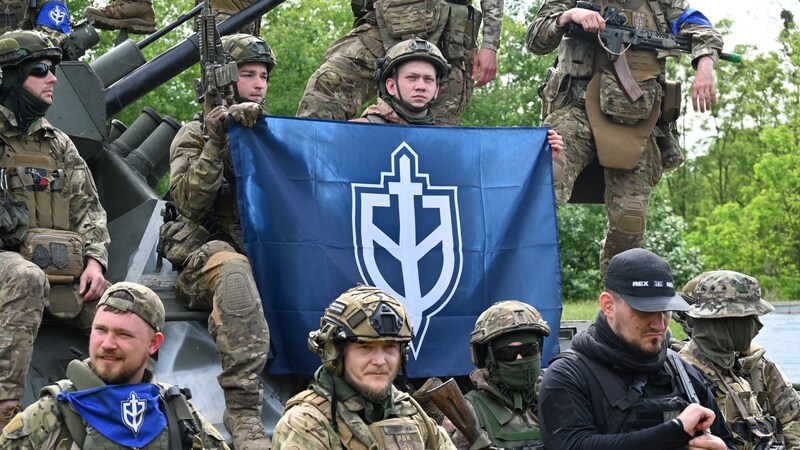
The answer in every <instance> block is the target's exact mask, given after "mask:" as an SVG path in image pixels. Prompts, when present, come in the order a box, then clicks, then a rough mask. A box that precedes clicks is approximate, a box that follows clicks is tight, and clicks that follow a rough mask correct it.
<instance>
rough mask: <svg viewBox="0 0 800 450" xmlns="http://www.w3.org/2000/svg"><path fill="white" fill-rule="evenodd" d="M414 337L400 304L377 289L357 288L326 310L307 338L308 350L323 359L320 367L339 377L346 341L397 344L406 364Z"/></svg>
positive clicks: (406, 314)
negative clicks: (408, 348)
mask: <svg viewBox="0 0 800 450" xmlns="http://www.w3.org/2000/svg"><path fill="white" fill-rule="evenodd" d="M413 337H414V332H413V329H412V325H411V318H410V317H409V315H408V311H407V310H406V308H405V306H403V304H402V303H400V302H399V301H397V300H396V299H395V298H394V297H392V296H391V295H389V294H387V293H386V292H383V291H382V290H380V289H378V288H376V287H372V286H363V285H357V286H356V287H354V288H351V289H349V290H348V291H346V292H345V293H343V294H342V295H340V296H339V298H337V299H336V300H334V301H333V303H331V304H330V306H328V308H327V309H325V313H324V315H323V316H322V318H321V319H320V326H319V330H317V331H312V332H311V333H309V335H308V348H309V350H311V351H312V352H314V353H316V354H317V355H318V356H319V357H320V358H321V359H322V365H323V367H325V368H326V369H327V370H329V371H331V372H332V373H333V374H334V375H336V376H339V375H341V373H342V370H343V366H342V364H341V358H342V356H343V355H342V350H343V348H344V343H345V342H348V341H350V342H355V341H384V340H387V341H399V342H401V343H402V344H403V345H402V351H403V363H405V360H406V358H407V356H408V351H407V348H406V345H407V344H408V342H410V341H411V339H413Z"/></svg>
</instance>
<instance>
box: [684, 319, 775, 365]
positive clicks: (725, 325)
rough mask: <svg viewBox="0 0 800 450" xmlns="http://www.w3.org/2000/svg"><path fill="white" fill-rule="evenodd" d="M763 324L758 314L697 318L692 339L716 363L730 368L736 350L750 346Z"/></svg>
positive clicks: (743, 349)
mask: <svg viewBox="0 0 800 450" xmlns="http://www.w3.org/2000/svg"><path fill="white" fill-rule="evenodd" d="M761 326H762V325H761V322H760V321H759V320H758V316H747V317H725V318H719V319H695V322H694V330H693V331H692V340H693V341H695V343H696V344H697V346H698V347H700V350H702V351H703V354H705V355H706V357H707V358H708V359H709V360H711V361H712V362H713V363H714V364H716V365H717V366H719V367H721V368H724V369H730V368H732V367H733V363H734V362H735V361H736V352H743V351H745V350H747V349H748V348H749V347H750V343H751V342H752V341H753V338H754V337H756V335H757V334H758V331H759V330H761Z"/></svg>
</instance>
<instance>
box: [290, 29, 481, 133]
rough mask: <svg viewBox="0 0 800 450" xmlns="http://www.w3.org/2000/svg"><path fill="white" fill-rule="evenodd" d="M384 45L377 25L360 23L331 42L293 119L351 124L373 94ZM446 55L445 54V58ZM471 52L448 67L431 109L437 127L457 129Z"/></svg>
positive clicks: (468, 86) (468, 93)
mask: <svg viewBox="0 0 800 450" xmlns="http://www.w3.org/2000/svg"><path fill="white" fill-rule="evenodd" d="M383 52H384V48H383V41H382V40H381V35H380V31H379V29H378V27H377V25H373V24H371V23H365V24H362V25H359V26H358V27H356V28H354V29H353V30H352V31H350V32H349V33H347V34H346V35H344V36H342V37H341V38H339V39H338V40H336V42H334V43H333V44H331V46H330V47H329V48H328V50H327V51H326V52H325V62H324V63H323V64H322V66H321V67H320V68H319V69H317V71H316V72H314V74H313V75H311V78H310V79H309V80H308V84H307V85H306V90H305V92H304V93H303V97H302V98H301V99H300V105H299V106H298V108H297V117H316V118H320V119H333V120H350V119H352V118H354V117H356V115H357V114H358V112H359V110H360V108H361V105H363V104H364V103H365V102H367V101H369V100H372V99H374V98H375V97H376V96H377V88H376V86H375V78H374V77H375V68H376V61H377V59H378V58H379V57H380V56H381V55H383ZM445 56H447V55H445ZM473 59H474V52H470V53H469V56H468V57H467V58H464V59H462V60H460V61H449V62H450V64H451V65H452V66H453V70H452V71H451V72H450V75H449V76H448V77H447V79H446V80H445V82H444V84H442V87H441V90H440V92H439V97H438V100H437V101H436V103H435V104H434V106H433V113H434V117H435V119H436V124H437V125H457V124H458V119H459V118H460V117H461V115H462V114H464V110H465V109H466V107H467V103H469V101H470V99H471V98H472V89H473V84H474V82H473V80H472V63H473Z"/></svg>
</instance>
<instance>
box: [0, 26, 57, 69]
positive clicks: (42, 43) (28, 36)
mask: <svg viewBox="0 0 800 450" xmlns="http://www.w3.org/2000/svg"><path fill="white" fill-rule="evenodd" d="M61 57H62V53H61V48H60V47H59V46H58V45H57V44H56V43H55V41H53V39H51V38H50V37H49V36H47V35H46V34H44V33H41V32H39V31H33V30H16V31H9V32H8V33H5V34H3V35H2V36H0V67H2V69H3V70H4V71H6V70H8V68H9V67H13V66H19V65H21V64H23V63H25V62H28V61H35V60H39V59H44V58H48V59H50V60H51V61H52V62H53V65H56V64H58V63H60V62H61Z"/></svg>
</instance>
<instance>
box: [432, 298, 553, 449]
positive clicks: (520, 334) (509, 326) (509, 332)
mask: <svg viewBox="0 0 800 450" xmlns="http://www.w3.org/2000/svg"><path fill="white" fill-rule="evenodd" d="M549 335H550V327H549V326H547V322H545V321H544V319H542V316H541V314H539V311H537V310H536V308H534V307H533V306H530V305H528V304H525V303H522V302H519V301H516V300H508V301H502V302H497V303H495V304H494V305H492V306H490V307H489V308H488V309H487V310H486V311H484V312H483V313H482V314H481V315H480V316H479V317H478V320H477V321H476V322H475V329H474V330H473V331H472V334H471V337H470V349H471V356H472V362H473V363H474V364H475V365H476V366H477V367H478V368H477V369H475V370H474V371H472V373H471V374H470V381H472V383H473V385H474V386H475V390H474V391H470V392H468V393H467V394H466V398H467V401H468V405H469V407H470V409H472V410H473V412H475V415H476V417H477V418H478V422H479V424H480V427H481V428H482V429H483V430H484V431H485V432H486V433H487V435H488V438H489V440H490V441H491V444H492V446H493V447H497V448H517V447H525V448H535V447H538V446H540V445H541V434H540V433H539V425H538V422H539V421H538V419H537V417H536V398H535V392H536V390H537V389H536V388H537V385H536V384H535V382H536V381H537V380H538V379H539V378H540V377H539V368H540V367H541V358H542V356H541V345H542V340H543V339H544V337H545V336H549ZM514 341H519V342H522V343H523V344H533V345H535V346H536V347H535V348H536V354H535V355H528V356H525V357H523V358H519V359H515V360H514V362H509V361H502V360H498V359H497V355H496V354H495V352H496V350H497V349H499V348H501V347H503V346H507V345H509V344H510V343H511V342H514ZM518 356H520V355H518V354H517V355H514V357H515V358H517V357H518ZM520 363H522V364H529V365H530V364H533V366H534V367H535V370H531V371H529V372H530V373H528V372H526V373H525V374H524V375H523V377H522V379H520V380H509V379H507V378H505V377H504V375H503V373H502V372H501V370H502V367H501V366H500V365H502V364H520ZM528 378H530V379H528ZM515 381H516V383H515ZM515 384H516V385H517V386H514V385H515ZM520 385H525V386H530V387H531V389H530V390H527V392H526V390H525V389H524V388H523V389H520V388H519V387H518V386H520ZM526 394H528V395H526ZM530 394H533V395H530ZM443 426H444V427H445V429H446V430H448V431H450V432H451V433H452V434H453V442H454V443H455V444H456V446H457V447H458V449H459V450H469V449H470V447H471V443H470V442H468V440H467V439H466V437H464V435H463V434H462V433H461V432H460V431H458V430H456V429H455V426H453V425H452V423H451V422H450V421H449V420H447V419H445V422H444V423H443Z"/></svg>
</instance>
